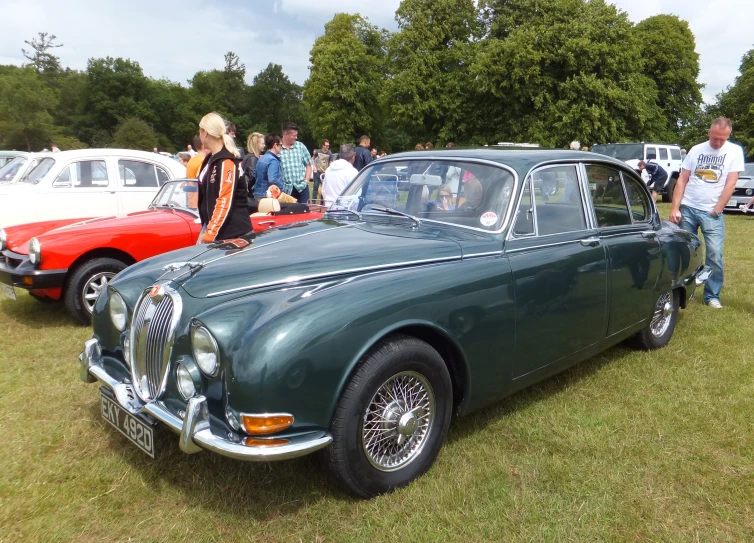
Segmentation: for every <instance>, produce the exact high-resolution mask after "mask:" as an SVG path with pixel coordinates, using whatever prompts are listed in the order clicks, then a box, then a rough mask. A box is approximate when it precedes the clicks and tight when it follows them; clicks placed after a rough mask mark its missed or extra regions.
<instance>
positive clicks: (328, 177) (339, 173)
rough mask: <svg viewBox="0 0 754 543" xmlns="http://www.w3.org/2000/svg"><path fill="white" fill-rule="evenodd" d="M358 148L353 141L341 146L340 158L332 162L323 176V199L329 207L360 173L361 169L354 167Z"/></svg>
mask: <svg viewBox="0 0 754 543" xmlns="http://www.w3.org/2000/svg"><path fill="white" fill-rule="evenodd" d="M355 158H356V149H355V148H354V145H353V144H352V143H343V144H342V145H341V146H340V152H339V153H338V160H336V161H335V162H333V163H332V164H330V167H329V168H327V171H326V172H325V173H324V176H323V177H322V199H324V201H325V205H326V206H327V207H328V208H329V207H330V206H331V205H333V204H334V203H335V200H337V199H338V196H340V195H341V194H343V191H344V190H346V187H347V186H348V184H349V183H350V182H351V181H353V180H354V178H355V177H356V176H357V175H358V173H359V170H357V169H356V168H354V167H353V162H354V159H355Z"/></svg>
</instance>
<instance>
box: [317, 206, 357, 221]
mask: <svg viewBox="0 0 754 543" xmlns="http://www.w3.org/2000/svg"><path fill="white" fill-rule="evenodd" d="M325 213H327V214H328V215H329V214H330V213H350V214H351V215H355V216H356V217H357V218H358V219H359V220H361V213H359V212H357V211H354V210H352V209H346V208H340V209H332V208H330V209H328V210H327V211H326V212H325Z"/></svg>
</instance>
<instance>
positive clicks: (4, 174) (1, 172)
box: [0, 156, 29, 183]
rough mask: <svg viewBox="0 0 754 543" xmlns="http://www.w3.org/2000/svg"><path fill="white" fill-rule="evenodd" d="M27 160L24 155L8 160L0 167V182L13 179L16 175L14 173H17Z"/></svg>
mask: <svg viewBox="0 0 754 543" xmlns="http://www.w3.org/2000/svg"><path fill="white" fill-rule="evenodd" d="M27 160H29V159H28V158H26V157H25V156H17V157H16V158H14V159H13V160H11V161H10V162H8V163H7V164H6V165H5V166H3V167H2V168H0V183H8V182H10V181H13V179H14V178H15V177H16V174H18V171H19V170H20V169H21V168H22V167H23V165H24V164H26V161H27Z"/></svg>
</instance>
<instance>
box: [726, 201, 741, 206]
mask: <svg viewBox="0 0 754 543" xmlns="http://www.w3.org/2000/svg"><path fill="white" fill-rule="evenodd" d="M736 206H738V200H728V205H727V206H725V207H736Z"/></svg>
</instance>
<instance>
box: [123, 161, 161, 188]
mask: <svg viewBox="0 0 754 543" xmlns="http://www.w3.org/2000/svg"><path fill="white" fill-rule="evenodd" d="M118 176H119V177H120V185H121V186H122V187H135V188H145V187H157V186H159V185H158V182H157V174H156V173H155V167H154V165H153V164H149V163H147V162H138V161H136V160H119V161H118Z"/></svg>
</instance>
